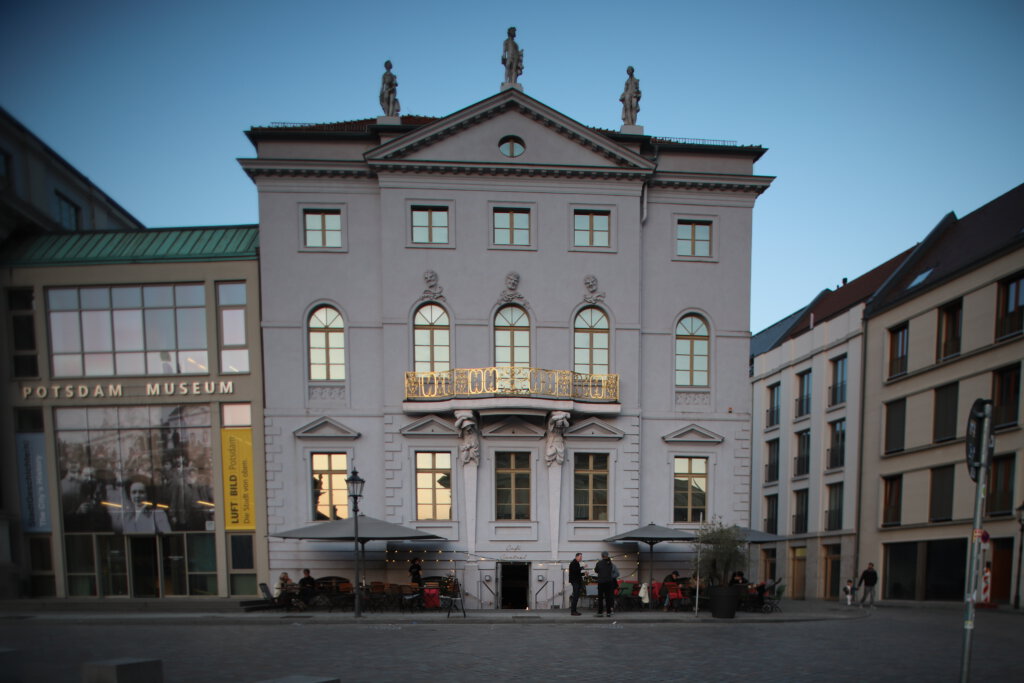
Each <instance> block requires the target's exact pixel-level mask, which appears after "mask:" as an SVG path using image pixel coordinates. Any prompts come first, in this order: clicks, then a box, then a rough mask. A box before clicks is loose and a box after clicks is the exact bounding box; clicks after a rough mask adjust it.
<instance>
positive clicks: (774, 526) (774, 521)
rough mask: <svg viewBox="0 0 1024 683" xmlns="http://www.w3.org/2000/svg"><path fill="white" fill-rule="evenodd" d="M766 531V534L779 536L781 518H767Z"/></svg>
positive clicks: (765, 520)
mask: <svg viewBox="0 0 1024 683" xmlns="http://www.w3.org/2000/svg"><path fill="white" fill-rule="evenodd" d="M764 530H765V533H769V534H777V533H779V518H778V517H765V518H764Z"/></svg>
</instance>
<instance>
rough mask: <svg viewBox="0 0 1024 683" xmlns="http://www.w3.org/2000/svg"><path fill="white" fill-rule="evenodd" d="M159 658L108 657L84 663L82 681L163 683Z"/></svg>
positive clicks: (161, 664)
mask: <svg viewBox="0 0 1024 683" xmlns="http://www.w3.org/2000/svg"><path fill="white" fill-rule="evenodd" d="M163 680H164V663H163V661H162V660H159V659H107V660H104V661H101V662H86V663H85V664H83V665H82V683H163Z"/></svg>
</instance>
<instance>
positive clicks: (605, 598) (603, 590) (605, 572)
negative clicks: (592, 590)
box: [594, 551, 619, 617]
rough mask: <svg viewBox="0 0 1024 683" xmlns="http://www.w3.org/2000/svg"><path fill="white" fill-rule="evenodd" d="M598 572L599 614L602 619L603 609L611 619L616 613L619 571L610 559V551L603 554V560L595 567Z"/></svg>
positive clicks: (597, 615)
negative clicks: (616, 590) (616, 588)
mask: <svg viewBox="0 0 1024 683" xmlns="http://www.w3.org/2000/svg"><path fill="white" fill-rule="evenodd" d="M594 571H595V572H597V614H595V615H594V616H595V617H600V616H602V615H601V607H602V605H603V606H604V612H605V614H607V615H608V616H609V617H610V616H611V615H612V614H613V613H614V611H613V607H614V606H615V580H616V579H617V578H619V569H618V567H616V566H615V564H614V563H612V561H611V560H610V559H609V558H608V551H604V552H602V553H601V560H600V561H599V562H598V563H597V565H596V566H595V567H594Z"/></svg>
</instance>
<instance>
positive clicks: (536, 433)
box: [480, 417, 546, 439]
mask: <svg viewBox="0 0 1024 683" xmlns="http://www.w3.org/2000/svg"><path fill="white" fill-rule="evenodd" d="M480 433H481V434H482V435H483V436H484V438H488V437H501V438H506V439H507V438H513V439H543V438H544V437H545V436H546V432H545V431H544V429H543V428H542V427H538V426H537V425H535V424H532V423H530V422H527V421H526V420H524V419H522V418H521V417H510V418H508V419H505V420H502V421H501V422H496V423H494V424H490V425H487V426H486V427H485V428H484V429H482V430H481V432H480Z"/></svg>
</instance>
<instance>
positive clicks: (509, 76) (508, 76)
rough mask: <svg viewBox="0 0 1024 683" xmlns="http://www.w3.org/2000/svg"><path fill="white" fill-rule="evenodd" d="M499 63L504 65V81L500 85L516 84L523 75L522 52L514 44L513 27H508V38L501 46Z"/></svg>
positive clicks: (514, 30)
mask: <svg viewBox="0 0 1024 683" xmlns="http://www.w3.org/2000/svg"><path fill="white" fill-rule="evenodd" d="M501 63H502V64H504V65H505V80H504V81H502V85H505V84H506V83H517V82H518V81H519V77H520V76H521V75H522V73H523V51H522V50H520V49H519V45H517V44H516V27H515V26H512V27H509V29H508V38H506V39H505V42H504V44H502V46H501Z"/></svg>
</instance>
